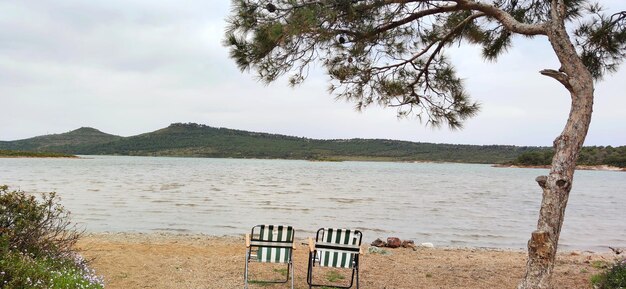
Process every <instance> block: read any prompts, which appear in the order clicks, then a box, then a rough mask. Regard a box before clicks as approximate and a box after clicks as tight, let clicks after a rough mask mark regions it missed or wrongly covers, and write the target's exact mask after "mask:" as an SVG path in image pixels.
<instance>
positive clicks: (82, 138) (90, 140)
mask: <svg viewBox="0 0 626 289" xmlns="http://www.w3.org/2000/svg"><path fill="white" fill-rule="evenodd" d="M121 138H122V137H121V136H116V135H112V134H107V133H104V132H101V131H99V130H97V129H95V128H91V127H81V128H79V129H76V130H73V131H70V132H66V133H61V134H49V135H43V136H37V137H33V138H28V139H23V140H16V141H0V149H5V150H20V151H46V152H63V153H71V152H72V151H73V148H74V147H76V146H80V145H97V144H105V143H111V142H114V141H116V140H119V139H121Z"/></svg>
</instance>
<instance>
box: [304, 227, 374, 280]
mask: <svg viewBox="0 0 626 289" xmlns="http://www.w3.org/2000/svg"><path fill="white" fill-rule="evenodd" d="M353 232H354V235H355V236H356V235H358V237H359V241H358V244H356V245H342V244H335V243H328V242H320V237H321V238H322V240H323V238H324V234H325V233H326V228H321V229H319V230H317V233H316V235H315V243H313V240H312V239H311V238H309V266H308V270H307V277H306V282H307V284H309V289H311V288H313V287H322V286H327V287H333V288H351V287H352V285H353V284H354V281H355V276H356V288H357V289H358V288H359V256H360V255H361V254H362V252H361V248H360V246H361V240H362V239H363V234H362V233H361V231H359V230H354V231H353ZM320 233H321V234H320ZM318 249H321V250H333V251H336V252H341V253H352V254H354V258H353V260H352V266H351V268H352V276H351V277H350V285H349V286H335V285H329V284H315V283H313V267H315V264H316V263H318V264H319V262H320V261H321V260H320V257H319V256H318Z"/></svg>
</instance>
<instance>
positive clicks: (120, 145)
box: [0, 123, 626, 166]
mask: <svg viewBox="0 0 626 289" xmlns="http://www.w3.org/2000/svg"><path fill="white" fill-rule="evenodd" d="M2 149H4V150H20V151H34V152H41V151H46V152H54V153H65V154H80V155H131V156H175V157H214V158H268V159H269V158H272V159H300V160H322V161H343V160H364V161H432V162H458V163H484V164H504V163H510V164H516V165H543V164H548V163H549V160H550V158H551V156H550V149H548V148H545V147H517V146H507V145H485V146H480V145H455V144H433V143H419V142H409V141H398V140H385V139H335V140H318V139H309V138H303V137H294V136H285V135H279V134H270V133H259V132H249V131H243V130H234V129H228V128H215V127H210V126H206V125H201V124H195V123H174V124H171V125H170V126H168V127H166V128H163V129H159V130H156V131H153V132H149V133H144V134H140V135H136V136H130V137H121V136H116V135H111V134H106V133H103V132H101V131H99V130H96V129H93V128H80V129H77V130H74V131H70V132H67V133H63V134H54V135H46V136H38V137H34V138H29V139H24V140H17V141H4V142H0V150H2ZM587 150H588V149H585V151H587ZM625 150H626V148H625V147H619V148H611V147H606V148H604V147H594V150H593V157H592V156H591V154H589V157H585V159H586V160H587V159H588V160H593V162H594V164H595V163H598V164H605V163H604V160H605V159H607V157H610V158H609V160H610V161H611V162H612V163H611V164H613V163H616V162H615V160H618V161H619V160H620V158H619V157H620V153H621V157H622V158H621V160H622V162H623V157H624V151H625ZM609 151H610V152H609ZM583 155H586V154H583ZM546 159H547V160H548V162H547V163H546ZM622 166H624V165H623V164H622Z"/></svg>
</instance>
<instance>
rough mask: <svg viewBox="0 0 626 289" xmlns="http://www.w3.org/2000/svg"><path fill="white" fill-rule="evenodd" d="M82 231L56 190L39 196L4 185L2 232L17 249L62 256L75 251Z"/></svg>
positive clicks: (0, 204) (0, 211) (0, 213)
mask: <svg viewBox="0 0 626 289" xmlns="http://www.w3.org/2000/svg"><path fill="white" fill-rule="evenodd" d="M81 234H82V231H79V230H77V228H76V225H75V224H72V223H71V222H70V219H69V212H68V211H67V210H65V209H64V208H63V206H61V205H60V204H59V202H58V198H57V197H56V194H55V193H54V192H53V193H44V194H42V195H41V198H40V199H37V198H36V197H35V196H34V195H28V194H26V193H25V192H23V191H19V190H18V191H9V190H8V187H7V186H0V236H2V237H4V238H5V239H6V241H7V242H8V243H9V245H10V246H11V248H12V249H13V250H17V251H19V252H22V253H25V254H30V255H33V256H34V257H40V256H41V257H51V258H55V257H62V256H64V255H69V254H71V252H72V247H73V246H74V244H75V243H76V241H78V238H79V237H80V236H81Z"/></svg>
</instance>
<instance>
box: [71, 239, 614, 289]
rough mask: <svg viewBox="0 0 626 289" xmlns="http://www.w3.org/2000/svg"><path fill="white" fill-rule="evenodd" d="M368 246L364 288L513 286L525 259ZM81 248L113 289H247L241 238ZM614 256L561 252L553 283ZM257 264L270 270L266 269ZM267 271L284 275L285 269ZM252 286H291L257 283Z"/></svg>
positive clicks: (88, 242)
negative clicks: (371, 248)
mask: <svg viewBox="0 0 626 289" xmlns="http://www.w3.org/2000/svg"><path fill="white" fill-rule="evenodd" d="M305 242H306V240H298V242H297V243H298V246H297V249H296V251H295V253H294V266H295V288H308V287H307V285H306V268H307V266H306V265H307V253H308V251H307V246H306V245H304V244H303V243H305ZM363 247H364V249H365V252H366V253H365V254H364V255H363V257H362V259H361V270H360V272H361V288H366V289H367V288H386V289H392V288H468V289H474V288H475V289H479V288H515V286H516V284H517V282H518V281H519V279H520V278H521V277H522V275H523V272H524V271H523V268H524V266H525V260H526V253H525V252H523V251H511V250H496V249H483V248H475V249H472V248H419V249H417V250H416V251H414V250H413V249H406V248H399V249H387V250H388V251H389V252H390V253H391V254H390V255H381V254H372V253H368V250H367V247H369V246H368V245H367V244H365V245H364V246H363ZM77 249H78V250H79V251H80V252H81V254H83V256H84V257H85V258H87V259H89V260H91V266H92V267H93V268H94V269H95V270H96V271H97V273H98V274H99V275H102V276H103V277H104V279H105V283H106V288H109V289H133V288H156V289H171V288H198V289H199V288H243V268H244V252H245V246H244V240H243V236H242V237H213V236H206V235H173V234H156V233H155V234H130V233H119V234H117V233H116V234H90V235H86V236H85V237H83V238H82V239H81V241H80V242H79V243H78V244H77ZM612 258H613V256H612V255H611V254H610V253H602V254H600V253H593V252H562V253H560V254H559V256H558V259H557V264H556V269H555V271H556V273H555V278H556V280H557V284H558V286H557V287H556V288H572V289H573V288H591V285H590V283H589V278H590V276H591V275H593V274H595V273H597V272H598V271H599V270H600V269H597V268H596V267H598V266H597V264H598V262H601V261H610V260H612ZM594 264H596V265H595V266H594ZM255 265H257V264H255ZM253 269H258V270H261V271H263V270H266V271H263V272H265V274H267V272H268V271H267V268H265V267H264V268H261V267H254V268H253ZM272 270H273V269H272ZM257 272H258V271H257ZM263 272H261V274H264V273H263ZM277 272H278V273H277ZM269 273H272V274H274V275H276V274H278V276H280V273H281V272H280V270H274V271H271V270H270V271H269ZM323 277H324V276H322V278H323ZM341 281H345V280H341ZM341 281H340V282H341ZM250 288H288V286H287V285H260V284H255V285H252V286H251V287H250Z"/></svg>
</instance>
